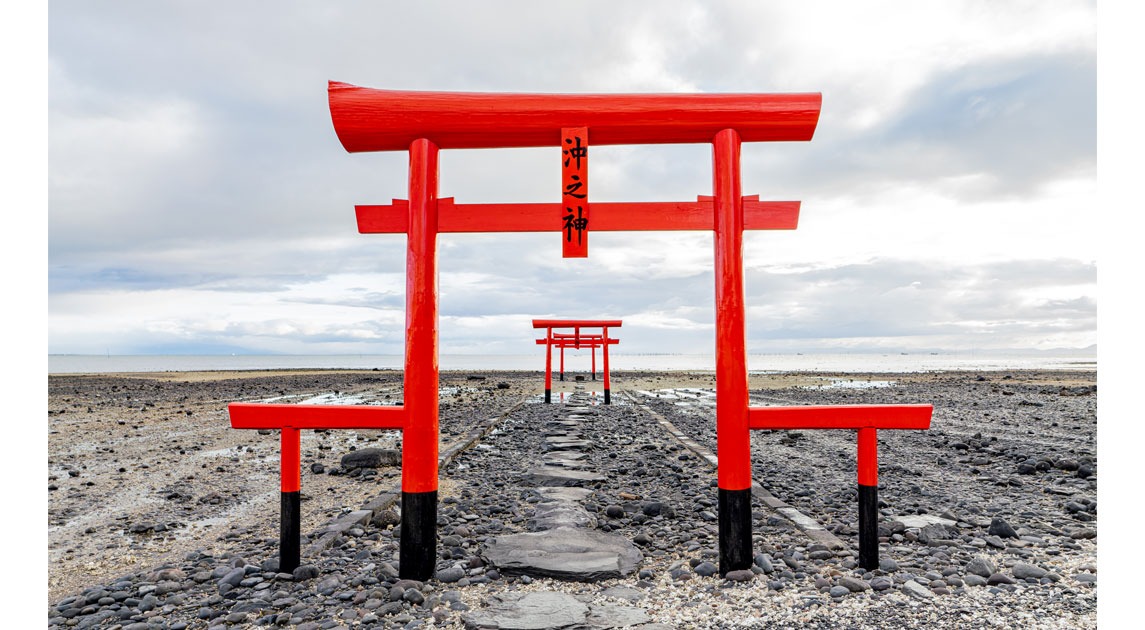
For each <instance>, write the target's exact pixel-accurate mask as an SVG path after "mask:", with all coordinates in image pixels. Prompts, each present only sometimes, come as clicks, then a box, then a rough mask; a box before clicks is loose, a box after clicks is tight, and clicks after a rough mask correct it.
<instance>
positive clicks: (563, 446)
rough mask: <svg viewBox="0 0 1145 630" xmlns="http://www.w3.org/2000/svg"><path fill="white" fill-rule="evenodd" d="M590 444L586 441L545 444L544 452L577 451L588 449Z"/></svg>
mask: <svg viewBox="0 0 1145 630" xmlns="http://www.w3.org/2000/svg"><path fill="white" fill-rule="evenodd" d="M591 446H592V442H589V441H588V440H568V441H561V442H546V443H545V450H546V451H579V450H581V449H585V448H590V447H591Z"/></svg>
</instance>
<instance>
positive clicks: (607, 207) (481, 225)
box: [354, 196, 800, 234]
mask: <svg viewBox="0 0 1145 630" xmlns="http://www.w3.org/2000/svg"><path fill="white" fill-rule="evenodd" d="M799 205H800V202H798V201H760V200H759V197H758V196H750V197H744V198H743V210H744V226H743V227H744V229H745V230H794V229H796V227H798V224H799ZM563 207H564V206H562V205H561V204H559V203H467V204H459V203H455V202H454V201H453V198H452V197H446V198H444V199H438V200H437V216H438V219H437V220H438V231H439V232H443V233H444V232H448V233H458V232H560V231H561V230H562V228H563V227H564V223H563V222H562V221H561V218H560V214H559V213H560V212H561V210H562V208H563ZM354 213H355V214H356V215H357V219H358V232H359V233H361V234H405V233H406V232H407V231H408V226H409V202H408V201H406V200H405V199H394V200H393V203H391V204H388V205H359V206H354ZM714 226H715V208H714V204H713V202H712V200H711V198H708V199H701V200H700V201H663V202H657V201H652V202H640V201H637V202H598V201H594V202H593V203H592V229H593V231H602V232H639V231H657V232H659V231H684V230H694V231H698V230H708V231H710V230H712V229H714Z"/></svg>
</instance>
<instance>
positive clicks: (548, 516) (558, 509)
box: [529, 501, 596, 531]
mask: <svg viewBox="0 0 1145 630" xmlns="http://www.w3.org/2000/svg"><path fill="white" fill-rule="evenodd" d="M558 527H588V528H590V529H591V528H593V527H596V517H595V516H593V515H592V514H589V513H588V510H586V509H584V508H583V507H581V505H580V504H579V503H572V502H569V501H546V502H545V503H538V504H537V509H536V510H535V511H534V512H533V518H531V519H529V529H531V530H533V531H543V530H546V529H556V528H558Z"/></svg>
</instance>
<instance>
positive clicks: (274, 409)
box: [227, 403, 406, 429]
mask: <svg viewBox="0 0 1145 630" xmlns="http://www.w3.org/2000/svg"><path fill="white" fill-rule="evenodd" d="M227 411H228V412H229V413H230V416H231V427H232V428H234V429H284V428H291V429H401V428H403V427H404V426H405V420H406V410H405V407H383V406H380V405H282V404H273V403H231V404H229V405H227Z"/></svg>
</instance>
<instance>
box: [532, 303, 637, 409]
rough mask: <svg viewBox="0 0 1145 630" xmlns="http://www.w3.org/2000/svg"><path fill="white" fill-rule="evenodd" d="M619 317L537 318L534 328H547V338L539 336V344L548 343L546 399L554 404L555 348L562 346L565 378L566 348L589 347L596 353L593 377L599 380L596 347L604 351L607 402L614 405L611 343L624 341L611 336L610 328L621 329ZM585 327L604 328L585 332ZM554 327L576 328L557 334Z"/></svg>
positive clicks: (546, 349)
mask: <svg viewBox="0 0 1145 630" xmlns="http://www.w3.org/2000/svg"><path fill="white" fill-rule="evenodd" d="M620 326H621V320H619V319H534V320H533V328H544V329H545V338H544V339H538V340H537V344H538V345H544V346H545V402H546V403H551V402H552V396H553V347H554V346H555V347H558V348H560V349H561V372H560V374H561V380H562V381H563V380H565V348H582V347H587V348H589V349H590V351H591V352H592V380H594V381H595V380H596V349H597V348H603V350H602V351H601V356H602V360H603V361H604V404H606V405H610V404H612V391H611V388H610V384H611V380H610V376H609V374H610V372H609V369H608V346H611V345H616V344H618V343H620V340H619V339H615V338H612V337H609V336H608V329H609V328H620ZM582 328H588V329H590V330H595V329H597V328H599V329H600V331H601V332H600V333H585V334H581V329H582ZM553 329H558V330H566V329H572V331H573V332H572V333H556V332H553Z"/></svg>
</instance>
